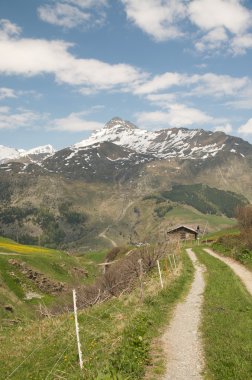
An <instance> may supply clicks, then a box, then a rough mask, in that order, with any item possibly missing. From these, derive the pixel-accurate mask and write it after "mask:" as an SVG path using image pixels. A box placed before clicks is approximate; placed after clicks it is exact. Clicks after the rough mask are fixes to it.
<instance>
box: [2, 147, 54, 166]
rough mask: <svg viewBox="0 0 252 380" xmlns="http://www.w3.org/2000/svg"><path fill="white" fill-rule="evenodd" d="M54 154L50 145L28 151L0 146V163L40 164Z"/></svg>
mask: <svg viewBox="0 0 252 380" xmlns="http://www.w3.org/2000/svg"><path fill="white" fill-rule="evenodd" d="M54 153H55V150H54V148H53V147H52V145H43V146H38V147H36V148H32V149H29V150H24V149H15V148H10V147H6V146H4V145H0V163H2V164H3V163H6V162H9V161H21V162H41V161H42V160H43V159H45V158H47V157H49V156H51V155H52V154H54Z"/></svg>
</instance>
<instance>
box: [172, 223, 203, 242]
mask: <svg viewBox="0 0 252 380" xmlns="http://www.w3.org/2000/svg"><path fill="white" fill-rule="evenodd" d="M198 234H199V227H197V229H196V230H195V229H193V228H191V227H187V226H184V225H180V226H176V227H173V228H171V229H170V230H168V231H167V239H168V240H177V241H178V240H183V241H184V240H196V239H197V237H198Z"/></svg>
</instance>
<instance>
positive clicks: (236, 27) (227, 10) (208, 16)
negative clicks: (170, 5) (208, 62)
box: [188, 0, 252, 54]
mask: <svg viewBox="0 0 252 380" xmlns="http://www.w3.org/2000/svg"><path fill="white" fill-rule="evenodd" d="M188 12H189V17H190V20H191V22H192V23H194V24H195V25H196V26H197V27H198V28H199V29H200V30H201V31H202V32H203V33H205V34H204V35H203V37H202V38H200V39H199V40H198V41H196V43H195V47H196V49H197V50H198V51H200V52H209V53H211V52H213V53H216V52H219V51H221V50H223V49H225V50H226V51H227V52H230V53H232V54H244V53H245V51H246V49H248V48H250V47H252V42H251V38H250V34H248V30H249V28H251V26H252V21H251V20H252V12H251V10H249V9H248V8H246V7H245V6H243V1H241V0H193V1H191V2H190V3H189V6H188Z"/></svg>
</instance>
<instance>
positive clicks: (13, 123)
mask: <svg viewBox="0 0 252 380" xmlns="http://www.w3.org/2000/svg"><path fill="white" fill-rule="evenodd" d="M39 119H41V115H39V114H37V113H35V112H33V111H30V110H22V109H18V110H16V111H12V110H11V109H10V108H9V107H0V129H16V128H20V127H31V126H33V124H34V122H35V121H37V120H39Z"/></svg>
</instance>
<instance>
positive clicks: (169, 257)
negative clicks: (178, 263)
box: [168, 255, 173, 271]
mask: <svg viewBox="0 0 252 380" xmlns="http://www.w3.org/2000/svg"><path fill="white" fill-rule="evenodd" d="M168 259H169V263H170V266H171V270H172V271H173V265H172V261H171V256H170V255H168Z"/></svg>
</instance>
